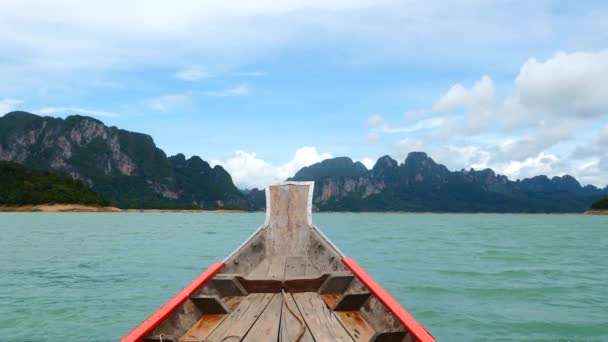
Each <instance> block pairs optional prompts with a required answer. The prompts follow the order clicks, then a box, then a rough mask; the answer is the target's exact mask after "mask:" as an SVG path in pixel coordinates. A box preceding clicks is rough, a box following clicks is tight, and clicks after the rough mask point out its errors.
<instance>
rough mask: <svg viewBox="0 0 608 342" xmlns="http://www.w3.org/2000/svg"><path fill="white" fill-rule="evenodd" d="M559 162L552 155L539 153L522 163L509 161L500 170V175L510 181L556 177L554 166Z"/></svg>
mask: <svg viewBox="0 0 608 342" xmlns="http://www.w3.org/2000/svg"><path fill="white" fill-rule="evenodd" d="M559 162H560V159H559V157H558V156H556V155H554V154H547V153H544V152H541V153H539V154H538V155H537V156H536V157H531V158H526V159H525V160H523V161H517V160H514V161H511V162H510V163H508V165H506V166H505V167H503V168H502V173H504V174H505V175H507V176H509V177H510V178H511V179H518V178H530V177H534V176H538V175H556V172H555V171H556V170H555V165H556V164H558V163H559Z"/></svg>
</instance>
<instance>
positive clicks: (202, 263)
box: [0, 213, 608, 342]
mask: <svg viewBox="0 0 608 342" xmlns="http://www.w3.org/2000/svg"><path fill="white" fill-rule="evenodd" d="M313 220H314V222H315V223H316V224H317V225H318V226H319V227H320V228H321V229H322V230H323V231H324V232H325V233H326V235H327V236H328V237H329V238H330V239H331V240H332V241H333V242H334V243H335V244H336V245H338V247H339V248H340V249H341V250H342V251H343V252H344V253H345V254H347V255H349V256H351V257H354V258H355V259H356V260H357V261H358V262H359V264H361V265H362V266H363V267H364V268H366V270H367V271H368V272H369V273H370V274H372V275H373V276H374V277H375V278H376V280H378V281H379V282H380V283H381V284H382V285H383V286H384V287H385V288H386V289H387V290H388V291H389V292H390V293H391V294H392V295H393V296H394V297H395V298H397V300H399V301H400V302H401V303H402V304H403V306H404V307H405V308H406V309H407V310H408V311H410V313H412V314H413V315H414V317H416V318H417V319H418V320H419V321H420V322H421V323H422V324H423V325H424V326H425V327H426V328H427V329H428V330H429V331H430V332H431V333H432V334H433V335H434V336H435V337H437V338H438V340H440V341H608V216H584V215H493V214H481V215H468V214H454V215H452V214H333V213H332V214H315V215H314V216H313ZM263 221H264V216H263V214H261V213H255V214H164V213H163V214H150V213H147V214H136V213H125V214H122V213H121V214H76V213H66V214H59V213H28V214H24V213H0V341H20V342H26V341H31V342H34V341H116V340H118V339H119V338H120V337H121V336H123V335H124V334H126V333H127V332H129V331H130V330H131V329H132V328H133V327H135V326H136V325H137V324H139V323H140V322H141V321H142V320H143V319H145V318H146V317H147V316H148V315H150V314H151V313H152V312H154V311H155V310H156V309H157V308H158V307H159V306H161V305H162V304H164V303H165V302H166V301H167V300H168V299H169V298H171V297H172V296H173V295H174V294H175V293H177V292H178V291H179V290H181V289H182V288H183V287H184V286H185V285H186V284H187V283H189V282H190V281H191V280H192V279H193V278H194V277H196V276H197V275H198V274H199V273H200V272H201V271H202V270H204V269H205V268H206V267H207V266H208V265H209V264H210V263H212V262H214V261H221V260H222V259H223V258H224V257H225V256H226V255H227V254H228V253H230V252H231V251H232V250H233V249H234V248H236V247H237V246H238V245H239V244H240V243H241V242H242V241H243V240H244V239H246V238H247V237H248V236H249V235H250V234H251V233H252V232H253V230H255V229H256V228H257V227H258V226H259V225H260V224H261V223H262V222H263Z"/></svg>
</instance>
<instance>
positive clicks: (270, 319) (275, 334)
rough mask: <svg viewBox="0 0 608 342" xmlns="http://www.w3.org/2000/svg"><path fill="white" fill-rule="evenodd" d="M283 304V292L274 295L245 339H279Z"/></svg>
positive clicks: (251, 341)
mask: <svg viewBox="0 0 608 342" xmlns="http://www.w3.org/2000/svg"><path fill="white" fill-rule="evenodd" d="M282 305H283V296H282V295H281V294H275V295H273V296H272V299H271V300H270V303H269V304H268V305H267V306H266V309H264V312H262V315H261V316H260V317H259V318H258V319H257V320H256V321H255V323H254V324H253V326H252V327H251V330H249V332H248V333H247V335H246V336H245V339H244V340H243V341H246V342H257V341H277V340H278V338H279V326H280V324H281V307H282Z"/></svg>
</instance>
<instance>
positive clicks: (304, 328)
mask: <svg viewBox="0 0 608 342" xmlns="http://www.w3.org/2000/svg"><path fill="white" fill-rule="evenodd" d="M281 294H282V296H283V303H285V306H286V307H287V310H289V313H291V315H292V316H293V317H295V319H296V320H297V321H298V323H299V324H300V333H299V334H298V337H297V338H296V340H295V342H300V340H301V339H302V336H304V333H305V332H306V325H305V324H304V322H303V321H302V319H301V318H300V316H299V315H297V314H296V313H295V312H294V310H293V309H292V308H291V306H289V303H288V302H287V294H286V293H285V289H281ZM164 336H165V335H163V334H160V335H159V340H160V342H163V337H164ZM188 338H193V339H194V340H195V341H196V342H213V341H212V340H209V339H204V340H199V339H198V338H197V337H196V336H194V335H189V336H188ZM229 338H238V339H239V341H240V340H241V336H238V335H228V336H225V337H224V338H222V339H221V341H220V342H224V341H226V340H227V339H229Z"/></svg>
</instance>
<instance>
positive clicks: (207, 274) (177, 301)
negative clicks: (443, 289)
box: [120, 257, 436, 342]
mask: <svg viewBox="0 0 608 342" xmlns="http://www.w3.org/2000/svg"><path fill="white" fill-rule="evenodd" d="M342 263H343V264H344V265H345V266H346V267H347V268H348V269H349V270H350V271H351V272H352V273H353V274H354V275H355V276H356V277H357V278H358V279H359V280H360V281H361V282H362V283H363V284H364V285H365V286H366V287H367V288H368V289H369V290H370V291H371V292H372V293H373V294H374V296H376V298H378V300H379V301H380V302H381V303H382V304H384V305H385V306H386V307H387V308H388V309H389V310H390V311H391V312H392V313H393V314H394V315H395V317H397V318H398V319H399V321H400V322H401V323H403V325H404V326H405V327H406V328H407V329H408V330H409V331H410V333H411V334H412V335H413V336H414V337H415V338H416V340H417V341H419V342H435V341H436V340H435V338H434V337H433V336H432V335H431V334H430V333H429V332H428V331H427V330H426V329H425V328H424V327H423V326H422V325H421V324H420V323H418V321H416V319H415V318H414V317H413V316H412V315H411V314H410V313H409V312H407V310H405V309H404V308H403V307H402V306H401V305H400V304H399V303H398V302H397V301H396V300H395V299H394V298H393V297H392V296H391V295H390V294H389V293H388V292H387V291H386V290H384V288H382V286H380V284H378V283H377V282H376V281H375V280H374V278H372V276H370V275H369V274H368V273H367V272H366V271H365V270H364V269H363V268H362V267H361V266H360V265H359V264H358V263H357V262H356V261H355V260H354V259H352V258H349V257H344V258H342ZM224 266H225V263H223V262H216V263H214V264H213V265H211V266H210V267H209V268H208V269H207V270H205V271H204V272H203V273H201V275H199V276H198V277H197V278H196V279H194V280H193V281H192V282H191V283H190V284H188V285H187V286H186V287H185V288H184V289H183V290H181V291H180V292H179V293H178V294H177V295H176V296H175V297H173V298H172V299H171V300H169V301H168V302H167V303H166V304H165V305H163V306H162V307H161V308H160V309H158V310H157V311H156V312H155V313H153V314H152V315H151V316H150V317H148V318H147V319H146V320H145V321H143V322H142V323H141V324H140V325H139V326H137V327H136V328H135V329H133V330H132V331H131V332H130V333H129V334H128V335H126V336H125V337H123V338H122V339H121V340H120V341H121V342H139V341H141V340H142V339H143V338H144V337H145V336H146V335H147V334H149V333H150V332H151V331H152V330H154V328H156V327H157V326H158V325H159V324H160V323H162V322H163V321H164V320H165V319H166V318H167V317H169V315H171V314H172V313H173V312H174V311H175V310H176V309H177V308H178V307H179V306H180V305H182V304H183V303H184V302H185V301H186V300H187V299H188V297H189V296H190V295H191V294H192V293H194V292H196V291H197V290H198V289H199V288H200V287H201V286H203V285H204V284H205V283H206V282H207V281H209V280H210V279H211V278H213V277H214V276H215V275H216V274H217V273H218V272H219V271H220V270H221V269H222V268H224Z"/></svg>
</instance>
